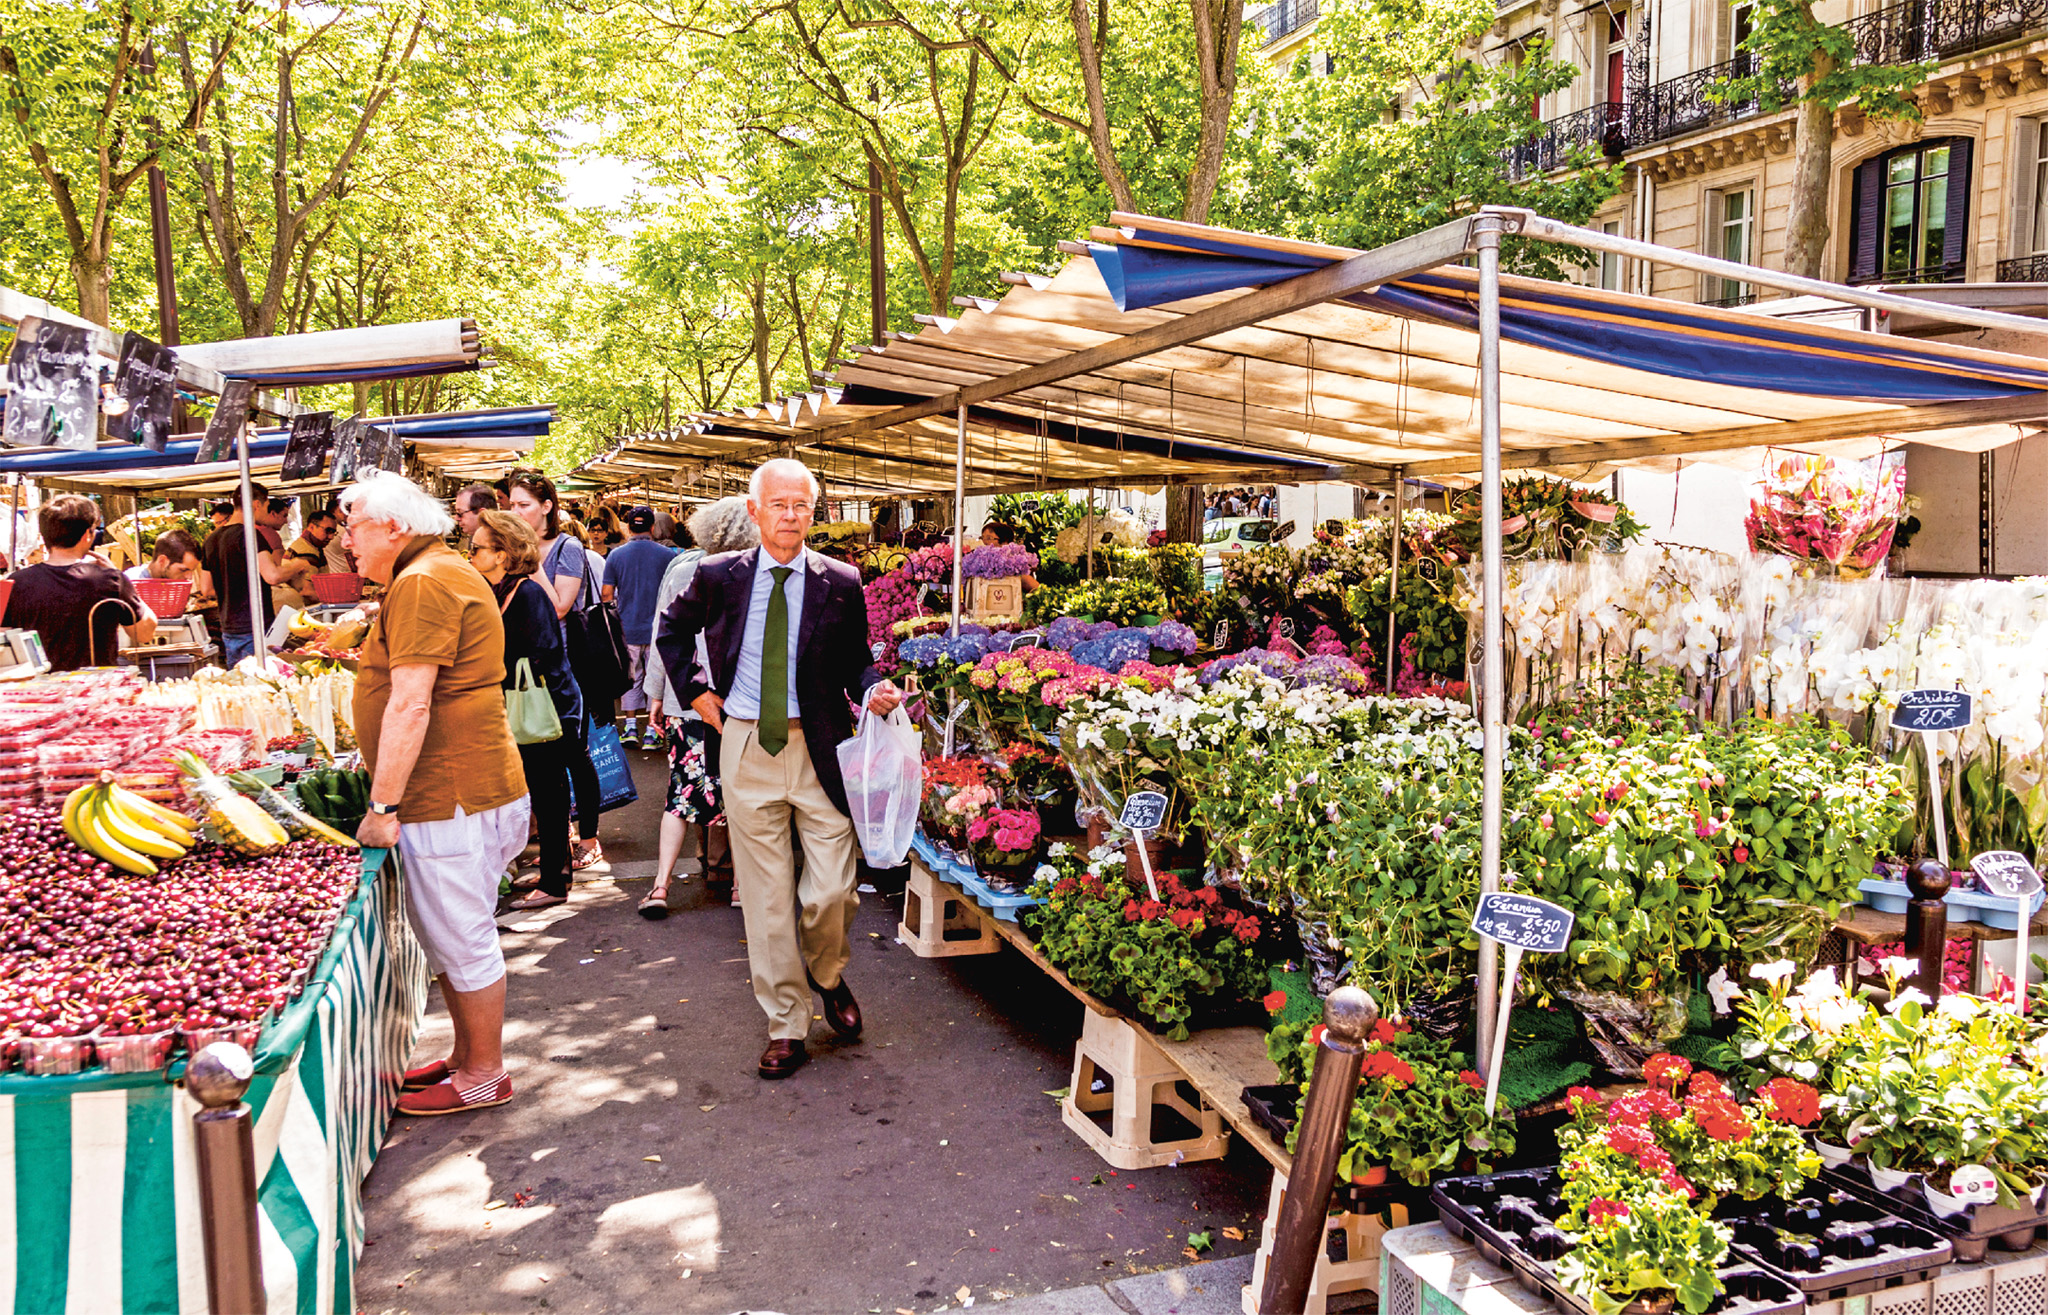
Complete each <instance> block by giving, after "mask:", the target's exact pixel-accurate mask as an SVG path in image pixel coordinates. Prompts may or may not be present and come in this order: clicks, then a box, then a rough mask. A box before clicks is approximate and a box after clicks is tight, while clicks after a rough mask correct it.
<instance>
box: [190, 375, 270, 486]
mask: <svg viewBox="0 0 2048 1315" xmlns="http://www.w3.org/2000/svg"><path fill="white" fill-rule="evenodd" d="M255 393H256V385H255V384H252V383H250V382H249V381H248V380H247V379H230V380H228V381H227V383H225V384H223V385H222V386H221V390H220V403H219V405H217V406H215V407H214V408H213V418H212V419H211V420H208V421H207V422H206V435H205V437H203V438H201V439H200V440H199V451H198V452H197V453H195V454H194V455H193V457H192V460H193V462H194V463H195V464H198V465H204V464H206V463H207V462H209V461H226V460H227V459H228V458H230V457H232V456H234V455H235V440H237V439H239V438H240V437H241V436H242V431H243V429H245V428H246V427H247V426H248V424H249V400H250V399H251V398H252V397H254V396H255Z"/></svg>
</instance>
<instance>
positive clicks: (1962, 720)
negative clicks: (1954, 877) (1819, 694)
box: [1892, 689, 1971, 868]
mask: <svg viewBox="0 0 2048 1315" xmlns="http://www.w3.org/2000/svg"><path fill="white" fill-rule="evenodd" d="M1970 712H1971V707H1970V696H1969V695H1968V694H1967V693H1965V692H1964V691H1962V690H1959V689H1909V690H1907V691H1906V692H1905V693H1903V694H1901V695H1899V703H1898V706H1897V707H1895V708H1893V709H1892V729H1893V730H1895V731H1911V732H1913V733H1914V734H1916V735H1918V736H1919V737H1920V747H1921V748H1923V749H1925V750H1926V751H1927V779H1928V780H1930V781H1932V782H1933V788H1932V789H1931V790H1929V791H1928V792H1927V793H1928V795H1929V796H1930V797H1931V798H1932V799H1933V801H1934V847H1935V851H1936V852H1937V854H1938V855H1939V856H1940V858H1941V865H1942V867H1944V868H1946V867H1948V866H1949V861H1948V816H1947V812H1946V807H1945V805H1944V804H1943V803H1942V800H1941V760H1940V759H1939V758H1937V757H1935V753H1934V737H1935V736H1936V735H1938V734H1940V733H1941V732H1942V731H1959V730H1961V729H1963V728H1964V727H1965V726H1968V725H1969V724H1970Z"/></svg>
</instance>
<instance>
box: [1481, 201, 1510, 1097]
mask: <svg viewBox="0 0 2048 1315" xmlns="http://www.w3.org/2000/svg"><path fill="white" fill-rule="evenodd" d="M1504 227H1505V223H1504V221H1503V220H1502V219H1501V217H1500V216H1499V215H1490V214H1481V215H1480V216H1479V217H1478V218H1476V219H1474V220H1473V221H1472V241H1473V245H1474V247H1475V248H1477V250H1478V253H1479V461H1480V466H1479V518H1480V541H1479V542H1480V547H1479V551H1480V562H1481V565H1480V578H1481V581H1482V583H1481V586H1480V594H1481V598H1480V605H1481V610H1482V617H1481V635H1480V645H1481V648H1480V656H1479V685H1480V689H1481V691H1482V698H1481V704H1480V728H1481V730H1482V732H1483V733H1484V735H1485V747H1484V750H1483V753H1484V755H1485V761H1484V773H1485V775H1484V788H1485V796H1484V799H1483V801H1482V803H1481V805H1480V813H1479V837H1480V839H1479V889H1480V891H1481V892H1483V893H1490V892H1493V891H1496V890H1499V889H1500V827H1501V818H1500V813H1501V790H1502V770H1501V769H1502V761H1503V758H1504V750H1505V747H1506V746H1505V743H1504V739H1505V736H1506V721H1507V708H1506V703H1507V691H1506V689H1504V688H1503V672H1502V669H1501V668H1502V664H1501V643H1502V634H1501V595H1502V594H1503V593H1504V592H1505V586H1504V577H1505V574H1506V573H1505V571H1504V570H1503V568H1502V564H1501V559H1500V554H1501V546H1500V538H1501V536H1500V235H1501V230H1502V229H1503V228H1504ZM1499 955H1500V952H1499V950H1498V948H1497V947H1496V946H1495V944H1494V942H1493V940H1492V939H1491V938H1489V937H1485V936H1482V937H1480V938H1479V1020H1478V1021H1479V1035H1478V1044H1477V1046H1476V1047H1475V1048H1476V1050H1477V1051H1478V1056H1479V1071H1480V1072H1482V1073H1484V1072H1487V1071H1489V1070H1490V1068H1491V1066H1492V1064H1493V1023H1494V1015H1495V1013H1496V1011H1498V1010H1499V1008H1500V985H1499V982H1498V980H1497V974H1498V972H1499V963H1498V959H1499Z"/></svg>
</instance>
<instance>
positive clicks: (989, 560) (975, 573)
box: [960, 543, 1038, 580]
mask: <svg viewBox="0 0 2048 1315" xmlns="http://www.w3.org/2000/svg"><path fill="white" fill-rule="evenodd" d="M1037 569H1038V554H1037V553H1035V552H1032V551H1031V550H1030V549H1029V548H1026V547H1025V546H1024V545H1023V544H1021V543H993V544H984V545H982V546H981V547H979V548H976V549H975V550H974V551H972V552H970V553H968V554H967V555H966V556H965V557H963V558H961V559H960V573H961V574H962V575H964V576H968V577H971V578H973V579H976V580H1000V579H1003V578H1004V577H1006V576H1012V575H1029V574H1031V573H1032V572H1033V571H1035V570H1037Z"/></svg>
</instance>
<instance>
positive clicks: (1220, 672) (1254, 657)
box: [1196, 647, 1298, 685]
mask: <svg viewBox="0 0 2048 1315" xmlns="http://www.w3.org/2000/svg"><path fill="white" fill-rule="evenodd" d="M1297 665H1298V663H1297V661H1296V659H1295V658H1294V657H1292V656H1290V655H1289V654H1286V653H1275V652H1273V651H1272V650H1271V649H1265V648H1256V647H1254V648H1247V649H1245V650H1243V651H1242V652H1237V653H1232V654H1230V655H1229V656H1228V657H1220V658H1217V659H1215V660H1214V661H1212V662H1205V663H1203V664H1202V669H1201V671H1199V672H1198V673H1196V679H1197V680H1199V681H1200V682H1201V683H1202V684H1203V685H1213V684H1215V683H1216V682H1217V681H1219V680H1221V679H1223V678H1224V677H1225V676H1227V675H1229V674H1230V673H1231V672H1233V671H1235V670H1237V669H1238V668H1239V667H1244V666H1249V667H1252V668H1254V669H1256V670H1258V671H1260V672H1262V673H1264V674H1265V675H1268V676H1271V677H1273V678H1274V679H1275V680H1288V679H1290V678H1291V677H1292V676H1293V675H1294V668H1295V667H1296V666H1297Z"/></svg>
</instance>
